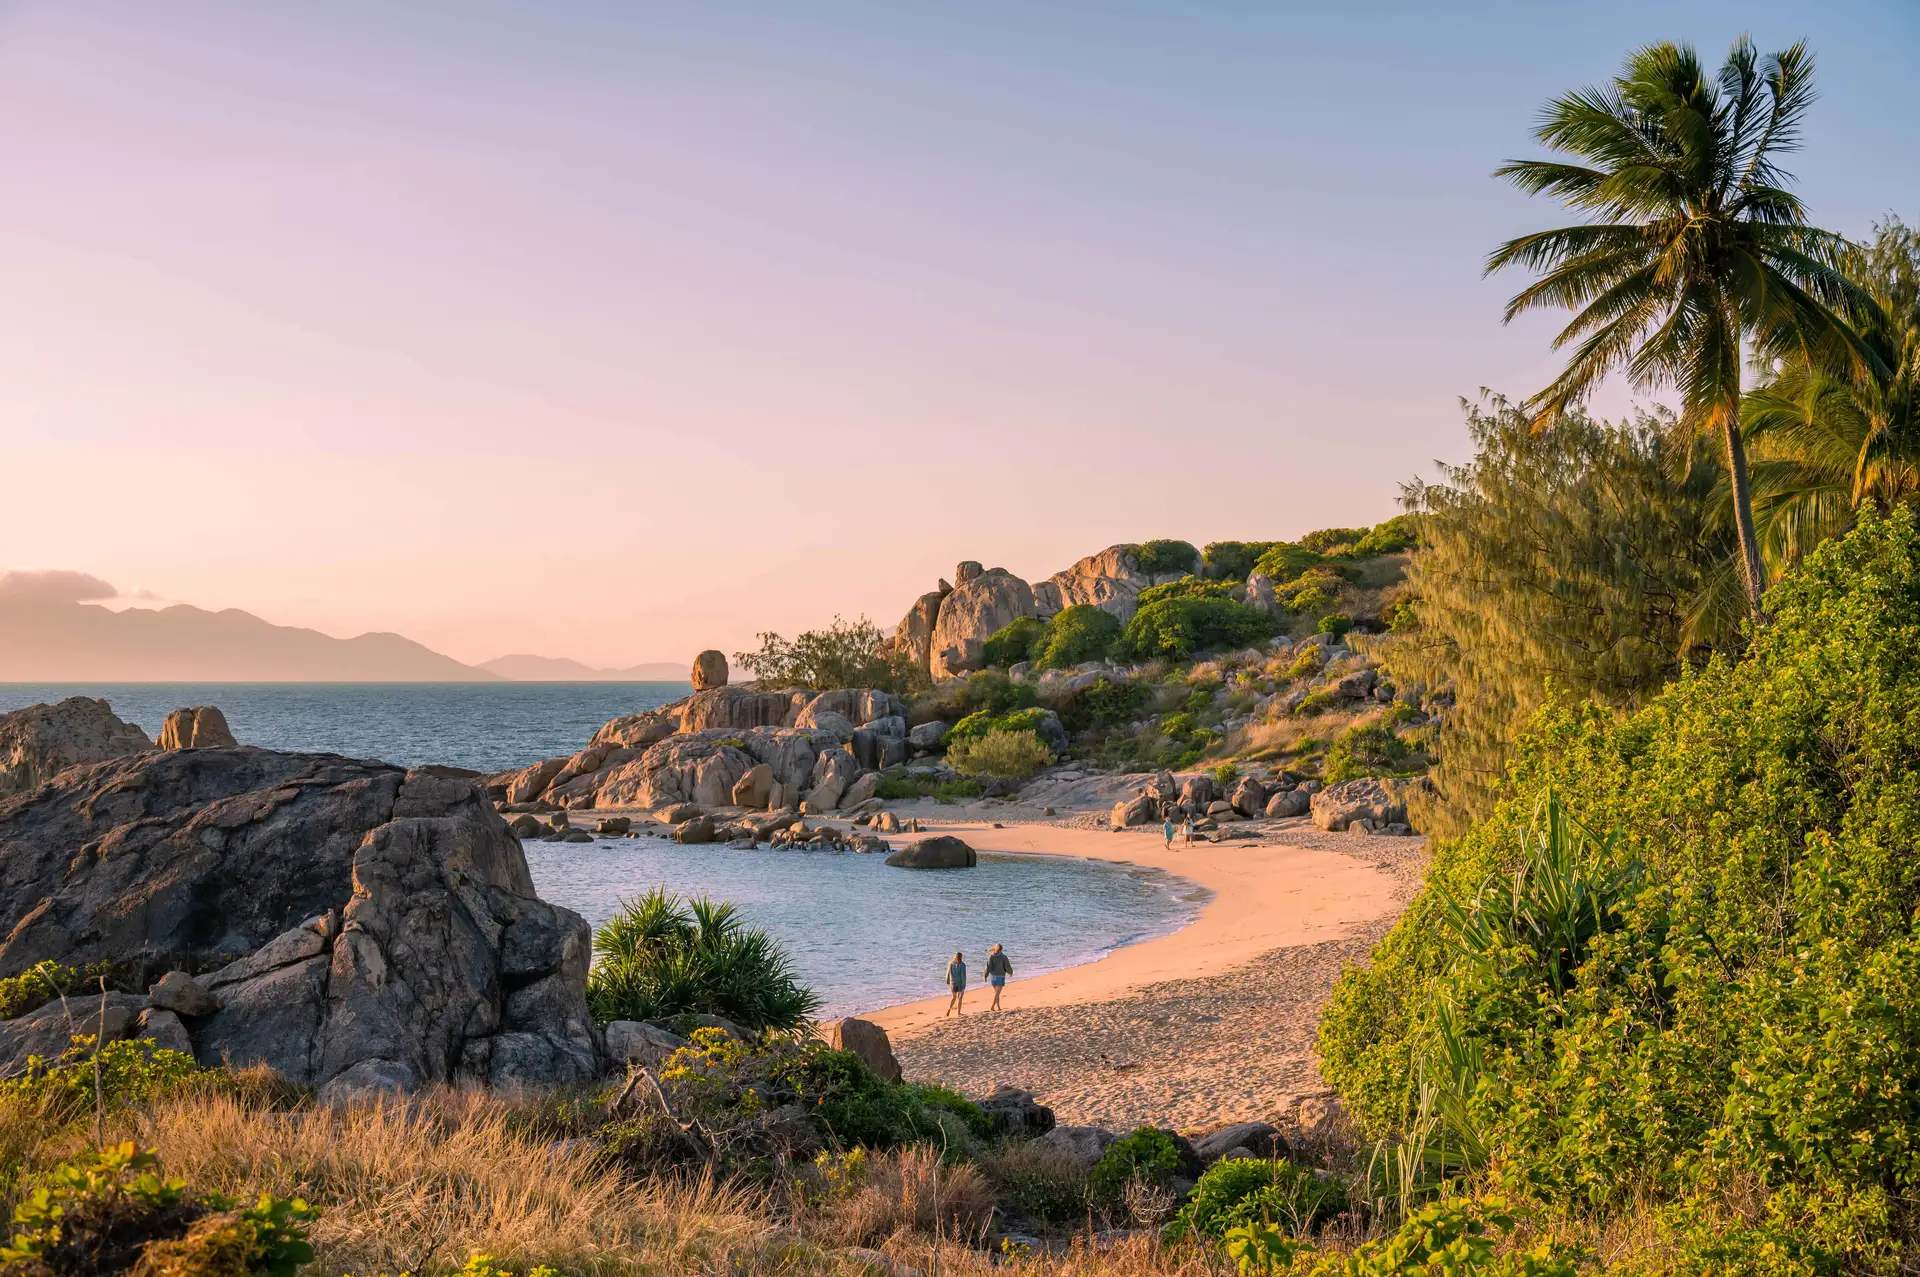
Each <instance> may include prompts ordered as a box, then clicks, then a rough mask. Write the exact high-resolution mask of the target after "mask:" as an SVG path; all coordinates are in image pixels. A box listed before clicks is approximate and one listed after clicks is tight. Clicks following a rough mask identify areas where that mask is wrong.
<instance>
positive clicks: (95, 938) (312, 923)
mask: <svg viewBox="0 0 1920 1277" xmlns="http://www.w3.org/2000/svg"><path fill="white" fill-rule="evenodd" d="M76 846H77V847H79V848H81V851H80V853H79V854H78V855H73V854H72V848H74V847H76ZM0 873H4V875H5V883H6V887H7V891H6V895H5V902H4V903H5V907H6V909H7V910H8V921H9V922H10V924H11V932H10V934H9V935H8V937H7V940H6V942H5V944H4V946H0V974H8V975H11V974H17V973H18V972H19V971H20V970H22V969H24V968H25V967H27V966H29V965H31V964H32V963H34V962H36V961H38V960H40V959H41V958H56V959H59V960H61V961H64V962H69V963H79V962H86V961H94V960H101V959H104V960H108V961H111V962H113V963H115V964H116V965H117V966H118V967H119V968H120V969H121V970H122V971H123V972H124V971H137V970H138V969H139V968H141V967H142V966H146V967H150V968H155V969H157V968H158V966H159V965H162V964H164V965H167V966H178V967H188V968H191V969H205V968H206V967H207V966H210V965H212V964H214V963H217V962H220V961H222V960H223V959H231V961H227V962H226V963H225V965H224V966H220V967H219V969H217V970H214V971H212V972H211V973H210V974H208V975H206V976H204V977H202V978H201V979H200V980H198V981H193V982H191V984H192V985H193V986H194V987H192V988H189V987H187V986H188V983H189V982H188V981H186V980H185V978H184V977H181V976H178V975H174V976H170V977H168V978H167V979H164V980H162V981H160V982H158V983H156V984H155V985H154V986H153V989H152V991H151V998H150V1001H151V1005H149V998H143V997H139V996H138V995H120V1002H119V1003H116V1005H118V1006H119V1008H120V1010H121V1011H123V1012H124V1013H125V1014H124V1015H123V1016H120V1017H118V1018H117V1019H116V1022H115V1024H114V1025H112V1026H110V1028H111V1029H112V1030H113V1031H112V1032H109V1034H108V1036H109V1037H113V1036H120V1035H124V1034H130V1033H134V1032H144V1033H147V1034H148V1035H149V1036H152V1037H154V1038H155V1040H156V1041H161V1040H170V1041H177V1042H181V1043H185V1044H187V1045H190V1047H191V1049H192V1050H193V1052H194V1053H195V1054H196V1055H197V1056H198V1057H199V1058H200V1060H201V1061H202V1062H203V1063H208V1064H214V1063H221V1062H226V1063H232V1064H236V1065H245V1064H251V1063H255V1062H264V1063H267V1064H269V1065H271V1066H273V1067H274V1068H276V1069H278V1070H279V1071H280V1072H282V1073H283V1074H285V1075H286V1076H287V1077H289V1078H291V1079H293V1080H294V1081H297V1082H301V1083H304V1084H308V1085H312V1086H314V1087H316V1088H318V1089H319V1092H320V1094H321V1096H322V1097H323V1098H328V1099H337V1098H343V1097H350V1096H352V1095H356V1094H360V1093H364V1092H368V1091H376V1090H396V1089H397V1090H411V1089H415V1088H418V1087H422V1086H426V1085H430V1084H436V1083H449V1084H460V1083H486V1084H490V1085H496V1086H547V1085H556V1084H564V1083H572V1082H581V1081H585V1080H588V1079H590V1078H592V1077H594V1076H596V1075H597V1074H598V1072H599V1070H600V1067H601V1059H602V1054H601V1048H600V1045H599V1043H598V1041H597V1039H596V1037H595V1033H594V1029H593V1026H592V1023H591V1020H590V1019H589V1017H588V1015H587V1010H586V974H587V966H588V963H589V961H590V958H591V953H592V949H591V938H590V935H589V932H588V929H587V926H586V923H585V922H584V921H583V920H582V919H581V918H580V917H579V916H578V915H577V914H574V913H571V912H569V911H567V910H565V909H560V908H557V907H555V906H553V905H549V904H547V903H545V902H544V901H541V900H539V899H538V898H537V897H536V896H535V895H534V891H533V881H532V878H531V876H530V875H529V873H528V871H527V862H526V858H525V856H524V854H523V853H522V852H521V849H520V845H519V842H518V841H517V840H516V839H515V838H514V837H513V836H512V835H511V834H510V833H508V832H507V828H506V825H505V824H504V823H503V822H502V821H501V819H500V817H499V816H498V815H496V814H495V813H494V811H493V809H492V806H491V804H489V803H488V802H487V801H486V799H485V796H484V792H483V791H482V790H481V789H479V788H478V787H476V786H475V785H474V784H471V783H469V782H468V781H466V780H461V779H454V778H450V777H447V776H444V775H440V774H436V773H435V771H433V770H431V769H425V770H419V771H414V772H402V771H400V770H399V769H398V768H393V767H388V766H386V765H384V764H380V763H371V762H355V761H352V760H349V759H343V758H337V757H334V756H331V755H311V754H279V753H274V752H272V751H268V750H261V749H246V748H240V749H228V750H202V749H196V750H190V751H184V752H166V753H155V754H147V755H142V756H140V757H137V758H132V759H125V760H120V761H116V762H108V763H102V764H97V765H95V766H93V767H90V768H87V769H85V770H84V771H70V772H68V773H67V774H66V775H65V776H63V777H62V780H61V783H59V784H58V785H52V786H45V787H42V788H41V789H39V790H36V791H35V792H33V793H31V794H27V795H22V796H20V797H16V798H14V799H11V800H9V801H7V802H4V803H0ZM39 1018H40V1019H42V1020H44V1019H46V1018H47V1016H46V1015H45V1014H40V1015H39ZM63 1031H64V1027H63V1025H61V1024H48V1025H38V1024H34V1025H25V1024H21V1023H20V1022H11V1023H9V1024H7V1025H0V1070H4V1069H5V1068H6V1067H9V1066H12V1065H15V1064H17V1063H18V1062H19V1061H18V1060H16V1059H13V1058H12V1057H13V1056H14V1055H16V1054H18V1052H17V1051H15V1050H14V1048H15V1047H20V1049H23V1050H24V1049H26V1047H27V1046H28V1045H36V1046H37V1045H44V1044H43V1043H40V1039H41V1038H45V1037H47V1036H49V1035H52V1036H59V1035H60V1034H61V1033H62V1032H63ZM41 1053H43V1054H44V1053H45V1052H44V1051H42V1052H41Z"/></svg>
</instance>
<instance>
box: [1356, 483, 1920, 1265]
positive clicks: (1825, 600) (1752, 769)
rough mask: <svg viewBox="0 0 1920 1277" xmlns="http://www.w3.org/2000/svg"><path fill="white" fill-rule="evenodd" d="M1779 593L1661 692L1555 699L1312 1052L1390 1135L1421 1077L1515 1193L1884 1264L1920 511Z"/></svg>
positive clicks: (1916, 946) (1891, 1234)
mask: <svg viewBox="0 0 1920 1277" xmlns="http://www.w3.org/2000/svg"><path fill="white" fill-rule="evenodd" d="M1767 605H1768V608H1769V610H1770V611H1771V612H1772V613H1773V620H1772V621H1771V622H1770V623H1769V624H1768V625H1766V626H1765V627H1764V628H1762V629H1761V630H1759V631H1758V632H1757V633H1756V634H1755V635H1754V637H1753V638H1752V641H1751V646H1750V648H1749V650H1748V652H1747V654H1746V656H1745V657H1744V658H1743V659H1741V660H1739V661H1738V662H1733V661H1729V660H1727V659H1726V658H1716V659H1715V660H1714V661H1713V662H1711V663H1710V664H1709V665H1708V666H1707V667H1706V668H1705V669H1703V670H1701V671H1699V672H1697V673H1691V674H1687V675H1684V676H1683V677H1682V678H1681V679H1679V680H1678V681H1677V682H1675V683H1674V684H1673V685H1671V686H1670V687H1668V688H1667V689H1666V690H1665V691H1663V692H1662V693H1660V694H1659V695H1658V696H1657V697H1655V698H1654V699H1653V700H1652V701H1651V703H1650V704H1648V705H1647V706H1646V707H1645V708H1644V709H1641V710H1639V711H1637V712H1633V713H1630V714H1622V713H1619V712H1615V711H1610V710H1607V709H1604V708H1601V707H1598V706H1594V705H1591V704H1590V705H1587V706H1584V707H1580V708H1553V707H1550V708H1548V709H1546V710H1543V711H1542V712H1541V713H1540V714H1539V715H1538V716H1536V719H1535V722H1534V728H1533V730H1532V731H1531V732H1530V733H1529V734H1528V735H1527V737H1526V738H1525V739H1524V740H1523V742H1522V744H1521V745H1520V747H1519V749H1518V751H1517V755H1516V761H1515V764H1514V767H1513V769H1512V771H1511V773H1510V777H1509V780H1508V783H1507V787H1506V790H1505V793H1504V796H1503V798H1502V800H1501V801H1500V802H1499V803H1498V804H1496V805H1495V807H1494V808H1493V810H1492V814H1491V815H1490V816H1489V817H1488V819H1486V820H1484V821H1482V822H1480V823H1479V824H1478V825H1477V826H1475V827H1474V828H1473V829H1472V831H1471V832H1470V833H1468V834H1467V835H1466V836H1465V837H1463V838H1461V839H1459V840H1457V841H1454V842H1449V843H1442V844H1440V845H1439V847H1438V848H1437V850H1436V854H1435V857H1434V861H1433V865H1432V868H1431V871H1430V874H1429V878H1428V882H1427V885H1426V886H1425V888H1424V889H1423V891H1422V892H1421V894H1420V896H1419V897H1418V898H1417V899H1416V900H1415V902H1414V903H1413V905H1412V907H1411V908H1410V909H1409V910H1408V912H1407V913H1406V915H1405V916H1404V917H1403V918H1402V919H1401V920H1400V922H1399V923H1398V924H1397V925H1396V926H1395V927H1394V929H1393V931H1392V932H1391V933H1389V935H1388V936H1387V938H1386V939H1385V940H1384V941H1383V942H1382V943H1381V944H1380V945H1379V946H1378V947H1377V948H1376V950H1375V952H1374V955H1373V958H1372V961H1371V963H1370V964H1369V965H1368V966H1366V967H1361V968H1354V969H1351V970H1349V971H1348V972H1347V973H1346V974H1345V975H1343V976H1342V977H1341V980H1340V982H1339V984H1338V986H1337V988H1336V992H1335V995H1334V997H1333V1000H1332V1002H1331V1004H1330V1006H1329V1008H1328V1012H1327V1015H1326V1019H1325V1021H1324V1023H1323V1026H1322V1030H1321V1036H1320V1051H1321V1057H1322V1059H1323V1061H1324V1067H1325V1069H1326V1072H1327V1076H1328V1078H1329V1079H1330V1080H1331V1081H1333V1082H1334V1084H1335V1085H1336V1086H1337V1087H1338V1088H1339V1089H1340V1091H1341V1093H1342V1095H1343V1096H1344V1097H1345V1098H1346V1100H1347V1103H1348V1105H1349V1108H1350V1110H1351V1111H1352V1112H1354V1113H1355V1114H1356V1115H1357V1116H1358V1117H1359V1119H1360V1120H1361V1121H1362V1122H1363V1123H1364V1124H1365V1126H1366V1127H1367V1128H1368V1129H1370V1130H1372V1131H1374V1132H1378V1133H1386V1134H1393V1133H1406V1132H1408V1131H1409V1130H1410V1129H1411V1127H1412V1126H1413V1124H1414V1123H1415V1122H1416V1121H1417V1113H1415V1112H1410V1110H1412V1109H1414V1108H1415V1107H1416V1106H1415V1105H1413V1104H1412V1103H1410V1088H1411V1087H1412V1086H1413V1082H1412V1081H1410V1080H1411V1079H1421V1080H1423V1081H1424V1083H1425V1085H1426V1086H1427V1087H1428V1088H1429V1089H1431V1090H1432V1091H1433V1092H1434V1093H1435V1097H1436V1103H1435V1104H1433V1105H1425V1106H1419V1107H1426V1108H1430V1109H1432V1110H1433V1111H1435V1112H1439V1113H1441V1114H1443V1115H1444V1116H1445V1118H1446V1124H1447V1126H1448V1128H1449V1130H1450V1131H1451V1132H1453V1133H1455V1134H1457V1135H1458V1136H1459V1137H1460V1146H1462V1147H1464V1146H1466V1145H1467V1144H1469V1143H1470V1144H1471V1145H1472V1146H1473V1147H1477V1148H1479V1149H1482V1150H1484V1161H1485V1164H1487V1165H1489V1166H1491V1167H1496V1168H1498V1173H1499V1176H1500V1178H1501V1180H1502V1181H1504V1184H1505V1186H1506V1188H1507V1189H1508V1190H1509V1191H1512V1192H1515V1193H1520V1194H1524V1195H1526V1196H1528V1197H1532V1198H1535V1199H1538V1200H1541V1201H1544V1202H1548V1203H1552V1204H1554V1205H1555V1206H1556V1207H1561V1208H1580V1209H1593V1208H1595V1207H1601V1208H1605V1207H1612V1206H1622V1205H1625V1204H1626V1203H1627V1202H1628V1201H1631V1202H1632V1203H1633V1208H1634V1209H1635V1210H1636V1211H1642V1212H1645V1211H1650V1210H1655V1209H1658V1208H1661V1207H1662V1204H1663V1203H1664V1204H1666V1205H1667V1206H1670V1207H1671V1208H1672V1209H1671V1211H1670V1212H1668V1214H1667V1215H1664V1216H1662V1218H1667V1219H1669V1221H1670V1222H1672V1221H1679V1220H1683V1219H1685V1218H1693V1219H1696V1220H1698V1219H1710V1218H1729V1217H1737V1218H1736V1219H1735V1223H1736V1225H1737V1227H1735V1228H1734V1236H1733V1240H1732V1241H1727V1240H1726V1238H1725V1237H1724V1236H1723V1237H1722V1238H1721V1241H1717V1242H1715V1243H1714V1244H1715V1245H1721V1244H1722V1243H1723V1242H1724V1243H1725V1244H1726V1245H1728V1246H1732V1247H1734V1248H1735V1249H1736V1250H1737V1248H1738V1244H1739V1236H1738V1234H1739V1233H1740V1230H1741V1229H1749V1230H1750V1229H1752V1228H1758V1227H1762V1226H1763V1224H1764V1226H1765V1227H1767V1228H1773V1229H1775V1230H1777V1231H1778V1232H1779V1233H1780V1234H1783V1235H1790V1236H1795V1237H1798V1238H1800V1239H1801V1240H1802V1242H1803V1243H1804V1245H1805V1246H1806V1247H1808V1248H1810V1250H1809V1251H1808V1252H1807V1255H1806V1263H1807V1265H1808V1267H1807V1268H1806V1269H1805V1270H1806V1271H1828V1270H1834V1271H1838V1270H1840V1269H1843V1268H1844V1269H1848V1270H1858V1271H1867V1270H1869V1269H1871V1270H1874V1271H1879V1270H1880V1268H1879V1267H1878V1265H1880V1264H1881V1262H1882V1261H1881V1259H1880V1258H1877V1257H1883V1256H1885V1255H1887V1254H1889V1253H1891V1250H1892V1249H1893V1248H1896V1247H1898V1246H1900V1245H1903V1244H1905V1243H1903V1241H1902V1238H1907V1237H1910V1234H1909V1233H1907V1232H1906V1231H1905V1229H1906V1225H1904V1224H1901V1223H1897V1222H1896V1221H1898V1220H1899V1219H1900V1218H1901V1213H1900V1211H1901V1208H1900V1207H1899V1206H1898V1205H1897V1203H1898V1202H1900V1201H1903V1200H1905V1199H1907V1198H1909V1197H1910V1196H1911V1195H1912V1194H1913V1193H1914V1192H1915V1191H1916V1190H1920V1088H1916V1087H1914V1086H1913V1085H1911V1079H1912V1078H1913V1077H1915V1076H1917V1075H1920V995H1917V994H1916V991H1920V925H1917V923H1916V917H1917V914H1916V910H1917V909H1920V858H1916V857H1915V856H1914V855H1913V847H1914V846H1915V844H1916V841H1920V662H1916V661H1915V660H1914V659H1913V653H1914V651H1915V650H1916V649H1920V528H1917V527H1916V515H1915V512H1914V511H1912V510H1911V509H1908V508H1902V509H1901V510H1899V511H1898V512H1896V513H1895V514H1893V515H1890V516H1886V517H1880V516H1876V515H1874V514H1873V513H1871V511H1868V512H1865V513H1863V514H1862V516H1861V520H1860V523H1859V525H1858V526H1857V527H1856V528H1855V530H1854V531H1853V532H1851V533H1849V534H1848V535H1847V536H1845V537H1843V538H1840V539H1838V540H1835V541H1831V542H1828V543H1827V544H1826V545H1824V546H1823V547H1822V548H1821V549H1820V550H1819V551H1818V552H1817V553H1815V554H1814V555H1813V556H1811V557H1810V558H1809V559H1808V560H1807V561H1806V562H1805V563H1804V564H1803V565H1802V566H1801V567H1800V568H1799V569H1798V570H1796V571H1795V572H1794V573H1793V574H1792V575H1790V576H1789V577H1788V578H1787V579H1786V580H1785V581H1783V582H1782V583H1781V584H1780V585H1779V586H1777V587H1776V588H1775V589H1774V590H1773V591H1772V592H1771V593H1770V594H1769V595H1768V597H1767ZM1560 809H1563V810H1560ZM1576 822H1585V823H1584V825H1581V824H1578V823H1576ZM1749 1193H1750V1194H1751V1196H1741V1195H1742V1194H1749ZM1756 1220H1758V1221H1763V1224H1759V1223H1754V1222H1753V1221H1756ZM1743 1221H1744V1222H1743ZM1674 1226H1675V1227H1676V1228H1677V1227H1679V1224H1678V1223H1675V1224H1674ZM1782 1271H1786V1270H1784V1269H1783V1270H1782ZM1795 1271H1798V1270H1797V1269H1796V1270H1795Z"/></svg>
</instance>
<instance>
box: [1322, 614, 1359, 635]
mask: <svg viewBox="0 0 1920 1277" xmlns="http://www.w3.org/2000/svg"><path fill="white" fill-rule="evenodd" d="M1313 628H1314V632H1315V633H1317V634H1331V635H1333V636H1334V637H1335V638H1345V637H1346V636H1347V631H1349V630H1351V629H1352V628H1353V618H1352V617H1350V616H1348V615H1347V614H1346V613H1345V612H1329V613H1327V614H1326V615H1325V616H1323V617H1321V618H1320V624H1318V625H1316V626H1314V627H1313Z"/></svg>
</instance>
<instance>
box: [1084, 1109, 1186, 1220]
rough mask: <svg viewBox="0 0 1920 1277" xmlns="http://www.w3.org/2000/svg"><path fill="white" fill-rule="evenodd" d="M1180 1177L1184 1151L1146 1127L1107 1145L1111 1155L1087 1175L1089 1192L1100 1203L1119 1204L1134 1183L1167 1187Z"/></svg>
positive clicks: (1095, 1164) (1103, 1157)
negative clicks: (1128, 1185) (1131, 1182)
mask: <svg viewBox="0 0 1920 1277" xmlns="http://www.w3.org/2000/svg"><path fill="white" fill-rule="evenodd" d="M1179 1173H1180V1150H1179V1149H1178V1148H1177V1147H1175V1145H1174V1142H1173V1137H1172V1136H1171V1135H1169V1134H1167V1133H1166V1132H1165V1131H1163V1130H1159V1129H1158V1128H1156V1127H1152V1126H1142V1127H1140V1128H1138V1129H1137V1130H1135V1131H1134V1132H1133V1133H1132V1134H1131V1135H1123V1136H1121V1137H1120V1138H1119V1139H1117V1140H1115V1141H1114V1142H1113V1143H1111V1144H1109V1145H1107V1151H1106V1152H1104V1153H1102V1154H1101V1155H1100V1160H1099V1161H1098V1162H1096V1163H1094V1167H1093V1170H1092V1171H1091V1172H1089V1173H1088V1175H1087V1192H1088V1193H1089V1194H1090V1195H1091V1196H1092V1198H1093V1199H1094V1200H1095V1201H1097V1202H1103V1203H1105V1202H1115V1201H1118V1200H1119V1198H1120V1194H1121V1191H1122V1190H1123V1189H1125V1188H1126V1186H1127V1182H1128V1181H1129V1180H1133V1179H1141V1180H1145V1181H1147V1182H1149V1183H1153V1184H1162V1185H1164V1184H1166V1183H1167V1182H1168V1181H1170V1180H1172V1179H1173V1177H1174V1176H1176V1175H1178V1174H1179Z"/></svg>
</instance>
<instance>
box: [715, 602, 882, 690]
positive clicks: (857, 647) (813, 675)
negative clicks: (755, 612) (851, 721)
mask: <svg viewBox="0 0 1920 1277" xmlns="http://www.w3.org/2000/svg"><path fill="white" fill-rule="evenodd" d="M733 659H734V661H735V663H736V664H739V665H742V666H744V667H746V668H747V669H749V670H752V671H753V676H754V677H755V678H757V679H759V680H760V681H761V682H763V683H767V684H770V685H772V686H774V687H804V688H808V689H810V690H812V691H829V690H831V689H833V688H837V687H877V688H881V689H883V690H885V691H889V692H905V691H909V690H911V689H912V687H913V685H914V682H915V673H916V671H915V670H914V669H913V665H912V662H911V661H910V660H908V659H907V657H906V656H905V654H903V653H901V652H898V651H896V650H894V647H893V645H892V643H890V642H889V641H888V639H887V636H886V635H884V634H882V633H881V632H880V627H879V626H877V625H875V624H874V623H873V622H872V621H870V620H868V619H867V618H866V617H864V616H863V617H861V618H860V619H859V620H857V621H848V620H845V619H843V618H841V617H838V616H836V617H834V618H833V624H832V625H829V626H828V627H827V628H826V629H824V630H806V631H804V632H802V633H801V634H800V635H799V636H798V637H797V638H795V639H794V640H793V641H792V642H788V641H787V640H786V639H785V638H783V637H781V636H780V635H778V634H774V633H771V632H765V633H762V634H761V635H760V650H759V651H757V652H735V653H734V654H733Z"/></svg>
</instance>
